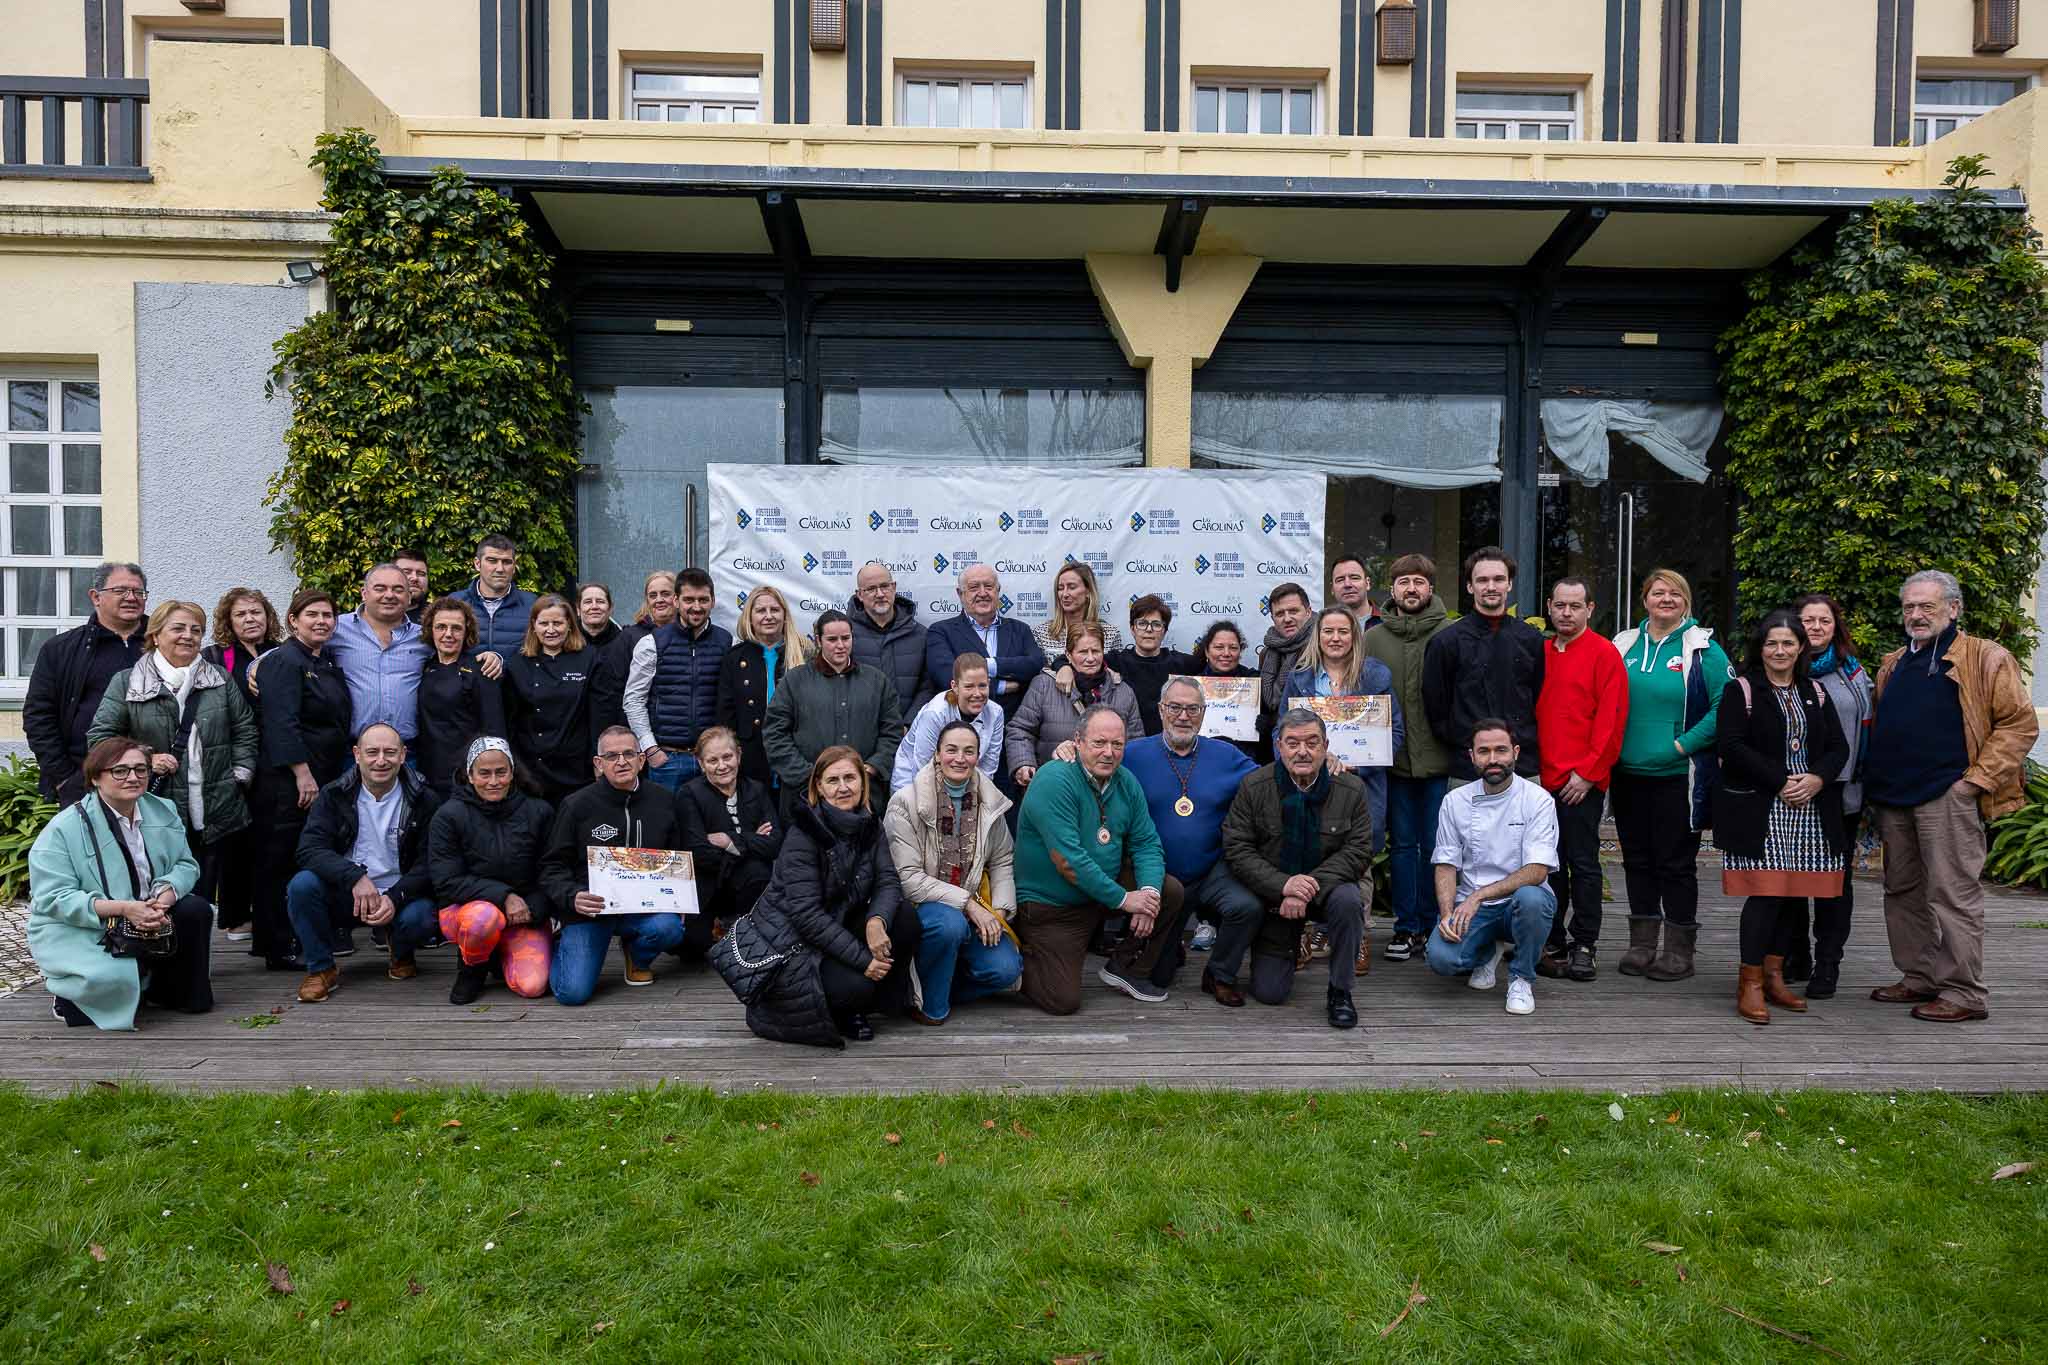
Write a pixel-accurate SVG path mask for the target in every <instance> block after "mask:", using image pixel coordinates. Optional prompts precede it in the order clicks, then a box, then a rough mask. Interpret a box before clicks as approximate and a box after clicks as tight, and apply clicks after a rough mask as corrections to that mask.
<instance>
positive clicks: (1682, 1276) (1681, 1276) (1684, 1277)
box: [1672, 1261, 1692, 1284]
mask: <svg viewBox="0 0 2048 1365" xmlns="http://www.w3.org/2000/svg"><path fill="white" fill-rule="evenodd" d="M1672 1264H1673V1265H1675V1266H1677V1267H1678V1282H1679V1283H1680V1284H1687V1283H1689V1282H1690V1281H1691V1280H1692V1276H1690V1275H1688V1274H1686V1273H1685V1262H1684V1261H1673V1262H1672Z"/></svg>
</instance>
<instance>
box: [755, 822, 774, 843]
mask: <svg viewBox="0 0 2048 1365" xmlns="http://www.w3.org/2000/svg"><path fill="white" fill-rule="evenodd" d="M754 833H755V834H756V835H757V836H758V837H760V838H763V839H767V838H771V837H773V835H774V834H775V822H774V821H773V820H763V821H762V822H761V827H760V828H759V829H757V830H755V831H754Z"/></svg>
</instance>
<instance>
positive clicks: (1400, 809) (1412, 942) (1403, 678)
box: [1361, 555, 1451, 962]
mask: <svg viewBox="0 0 2048 1365" xmlns="http://www.w3.org/2000/svg"><path fill="white" fill-rule="evenodd" d="M1387 577H1388V578H1389V579H1391V580H1392V582H1391V583H1390V585H1389V586H1390V587H1391V589H1392V592H1393V596H1391V597H1390V598H1389V599H1388V600H1387V609H1386V613H1385V614H1384V615H1383V616H1381V617H1380V629H1378V630H1369V631H1366V632H1365V634H1364V636H1362V637H1361V639H1362V642H1363V644H1364V646H1365V652H1366V654H1367V655H1369V656H1370V657H1372V658H1375V659H1378V660H1379V661H1380V662H1381V663H1383V664H1385V665H1386V666H1387V668H1388V670H1389V671H1391V672H1392V673H1393V675H1394V695H1395V696H1396V697H1397V698H1399V699H1400V702H1401V714H1402V715H1404V716H1406V717H1408V729H1407V734H1406V737H1405V742H1404V743H1403V744H1402V746H1401V748H1400V750H1399V751H1398V752H1396V753H1395V755H1394V767H1393V770H1392V771H1391V772H1390V773H1389V774H1388V777H1387V833H1388V851H1387V873H1388V880H1389V881H1390V882H1391V883H1392V891H1393V898H1394V936H1393V937H1392V938H1390V939H1388V940H1387V948H1386V955H1387V957H1388V959H1389V960H1390V961H1394V962H1406V961H1407V960H1408V959H1409V958H1411V957H1419V956H1421V954H1422V952H1423V949H1424V948H1425V947H1426V946H1427V945H1428V943H1429V932H1430V930H1432V929H1434V928H1436V917H1437V904H1436V893H1435V890H1434V889H1433V883H1432V878H1433V876H1434V874H1433V873H1432V872H1431V871H1430V867H1429V860H1430V854H1431V851H1432V849H1433V848H1434V846H1435V841H1436V818H1437V811H1438V809H1439V808H1440V807H1441V806H1442V805H1443V803H1444V789H1445V787H1446V786H1447V785H1448V783H1449V781H1450V771H1451V761H1450V755H1449V753H1448V752H1447V751H1446V750H1445V749H1444V746H1443V743H1442V741H1440V740H1439V739H1438V738H1437V737H1436V732H1435V731H1433V730H1431V729H1430V728H1429V711H1428V709H1427V708H1426V707H1425V706H1424V705H1423V700H1422V660H1423V655H1424V653H1425V652H1426V651H1427V649H1428V648H1429V642H1430V639H1431V637H1433V636H1434V635H1435V634H1436V633H1437V632H1438V631H1440V630H1442V629H1443V628H1444V626H1445V625H1446V624H1447V623H1448V618H1447V617H1446V616H1445V614H1444V604H1443V599H1441V598H1439V597H1438V596H1437V595H1436V564H1435V563H1434V562H1433V561H1431V559H1430V558H1429V556H1427V555H1402V556H1401V557H1400V558H1399V559H1397V560H1395V561H1394V562H1393V564H1392V565H1390V566H1389V567H1388V570H1387Z"/></svg>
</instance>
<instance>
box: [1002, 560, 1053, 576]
mask: <svg viewBox="0 0 2048 1365" xmlns="http://www.w3.org/2000/svg"><path fill="white" fill-rule="evenodd" d="M1050 568H1052V564H1051V562H1050V561H1049V560H1044V559H998V560H997V561H996V562H995V570H996V572H997V573H1013V574H1040V573H1044V572H1046V571H1047V570H1048V569H1050Z"/></svg>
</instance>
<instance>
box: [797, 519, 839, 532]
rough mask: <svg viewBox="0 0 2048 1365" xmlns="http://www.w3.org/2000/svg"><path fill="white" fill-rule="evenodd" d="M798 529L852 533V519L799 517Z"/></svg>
mask: <svg viewBox="0 0 2048 1365" xmlns="http://www.w3.org/2000/svg"><path fill="white" fill-rule="evenodd" d="M796 524H797V527H798V528H799V529H801V530H805V531H851V530H852V529H853V518H852V517H799V518H797V523H796Z"/></svg>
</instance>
